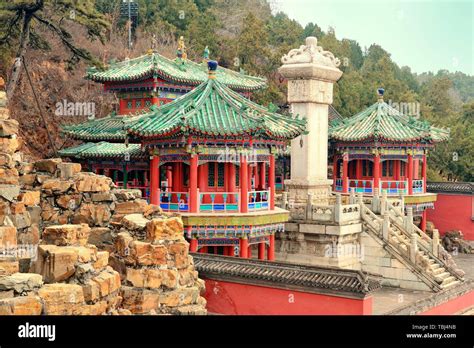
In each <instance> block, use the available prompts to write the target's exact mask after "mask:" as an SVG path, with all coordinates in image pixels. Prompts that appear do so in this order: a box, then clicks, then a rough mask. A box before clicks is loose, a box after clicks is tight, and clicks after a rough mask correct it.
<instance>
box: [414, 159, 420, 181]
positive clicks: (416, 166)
mask: <svg viewBox="0 0 474 348" xmlns="http://www.w3.org/2000/svg"><path fill="white" fill-rule="evenodd" d="M419 171H420V160H419V159H418V158H417V159H414V160H413V180H418V179H419V175H418V173H419Z"/></svg>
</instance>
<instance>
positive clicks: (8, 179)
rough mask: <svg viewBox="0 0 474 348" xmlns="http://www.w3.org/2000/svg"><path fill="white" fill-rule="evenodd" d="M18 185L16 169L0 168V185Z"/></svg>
mask: <svg viewBox="0 0 474 348" xmlns="http://www.w3.org/2000/svg"><path fill="white" fill-rule="evenodd" d="M0 139H1V138H0ZM19 183H20V181H19V174H18V170H16V168H1V167H0V185H18V184H19Z"/></svg>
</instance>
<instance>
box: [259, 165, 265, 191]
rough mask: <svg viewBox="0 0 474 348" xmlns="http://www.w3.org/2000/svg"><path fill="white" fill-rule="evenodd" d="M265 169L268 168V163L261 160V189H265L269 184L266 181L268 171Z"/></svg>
mask: <svg viewBox="0 0 474 348" xmlns="http://www.w3.org/2000/svg"><path fill="white" fill-rule="evenodd" d="M265 170H266V165H265V162H261V163H260V173H259V174H260V180H259V182H260V189H261V190H262V191H263V190H265V187H266V186H267V183H266V182H265V180H266V173H265Z"/></svg>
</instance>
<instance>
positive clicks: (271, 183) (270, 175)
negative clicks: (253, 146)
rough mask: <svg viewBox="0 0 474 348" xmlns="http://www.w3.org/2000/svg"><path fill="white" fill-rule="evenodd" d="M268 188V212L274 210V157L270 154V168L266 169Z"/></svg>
mask: <svg viewBox="0 0 474 348" xmlns="http://www.w3.org/2000/svg"><path fill="white" fill-rule="evenodd" d="M268 188H269V189H270V210H274V209H275V194H276V192H275V155H273V154H270V168H269V169H268Z"/></svg>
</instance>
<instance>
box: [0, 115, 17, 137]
mask: <svg viewBox="0 0 474 348" xmlns="http://www.w3.org/2000/svg"><path fill="white" fill-rule="evenodd" d="M16 134H18V121H17V120H13V119H5V120H2V119H0V137H10V136H12V135H16Z"/></svg>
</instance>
